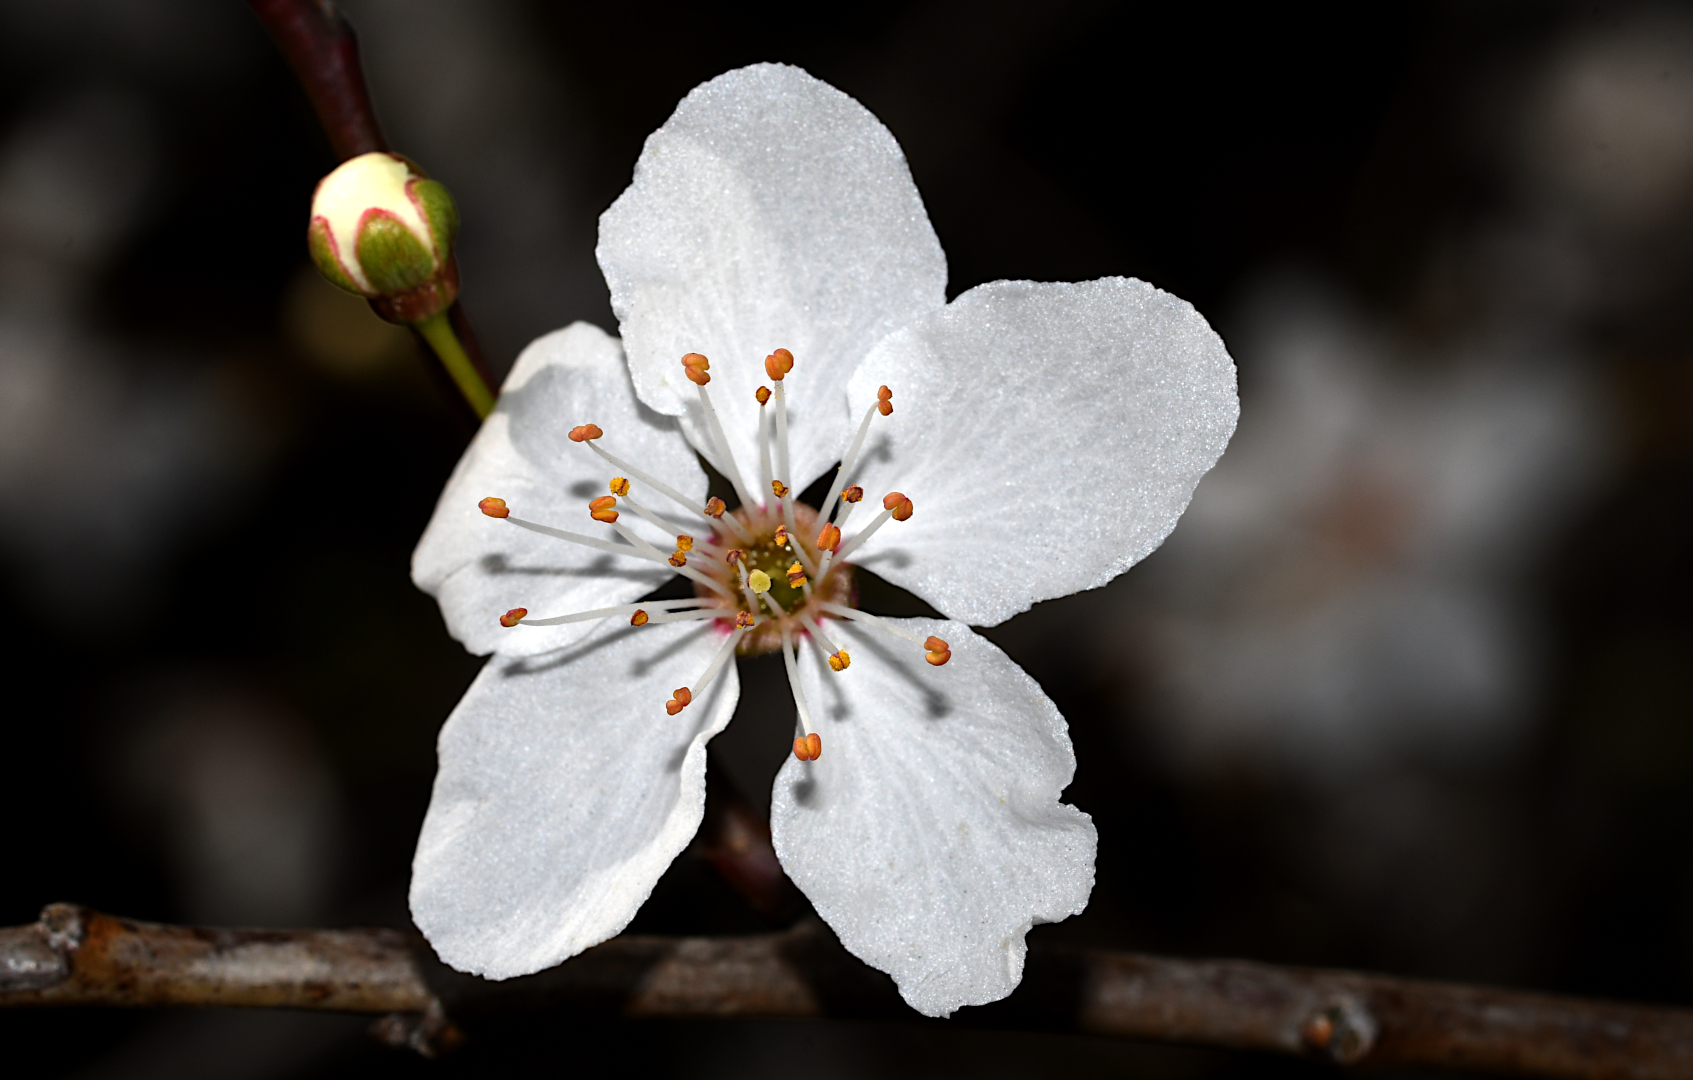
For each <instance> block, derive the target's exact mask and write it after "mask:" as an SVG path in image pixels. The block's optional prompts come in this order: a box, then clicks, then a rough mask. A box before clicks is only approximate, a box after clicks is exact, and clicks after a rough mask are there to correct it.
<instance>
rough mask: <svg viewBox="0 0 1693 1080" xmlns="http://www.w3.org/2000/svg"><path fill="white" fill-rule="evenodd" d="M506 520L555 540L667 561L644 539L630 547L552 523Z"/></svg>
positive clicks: (597, 549)
mask: <svg viewBox="0 0 1693 1080" xmlns="http://www.w3.org/2000/svg"><path fill="white" fill-rule="evenodd" d="M506 520H507V521H509V522H511V523H512V524H513V525H516V526H517V527H518V528H520V529H528V530H529V531H530V532H536V533H540V534H541V535H542V536H550V537H552V538H553V539H555V540H568V541H569V542H570V543H572V544H581V545H582V546H583V547H591V548H593V549H595V550H596V551H609V552H611V553H612V554H613V555H628V556H629V557H630V558H634V559H647V560H649V561H652V562H664V561H665V559H664V556H663V555H662V554H660V553H659V552H658V550H657V549H655V548H654V547H653V546H652V545H651V544H647V543H645V542H644V541H643V542H642V544H641V545H639V546H636V547H630V546H629V545H628V544H618V543H613V542H612V541H610V540H601V539H599V538H598V537H593V536H583V535H582V534H581V533H573V532H566V531H564V530H563V529H555V528H553V527H552V526H551V525H540V524H537V523H536V522H533V521H524V520H523V519H522V518H515V517H508V518H506Z"/></svg>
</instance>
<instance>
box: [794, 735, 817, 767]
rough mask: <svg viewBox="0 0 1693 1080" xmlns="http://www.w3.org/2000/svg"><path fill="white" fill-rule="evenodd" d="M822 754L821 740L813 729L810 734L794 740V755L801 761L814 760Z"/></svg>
mask: <svg viewBox="0 0 1693 1080" xmlns="http://www.w3.org/2000/svg"><path fill="white" fill-rule="evenodd" d="M822 756H823V740H822V739H819V738H818V737H817V733H816V732H815V731H814V732H812V733H811V734H810V735H806V736H804V737H803V738H799V739H795V740H794V757H797V758H799V759H800V760H801V761H816V760H817V759H818V758H820V757H822Z"/></svg>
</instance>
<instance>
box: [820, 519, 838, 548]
mask: <svg viewBox="0 0 1693 1080" xmlns="http://www.w3.org/2000/svg"><path fill="white" fill-rule="evenodd" d="M840 546H841V530H839V529H837V528H835V523H834V522H832V521H831V522H830V523H829V524H827V525H825V526H823V531H822V532H820V533H818V534H817V550H818V551H836V550H839V548H840Z"/></svg>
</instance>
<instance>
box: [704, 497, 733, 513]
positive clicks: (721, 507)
mask: <svg viewBox="0 0 1693 1080" xmlns="http://www.w3.org/2000/svg"><path fill="white" fill-rule="evenodd" d="M727 509H729V506H728V504H727V503H725V502H724V501H723V500H722V499H719V498H718V497H717V496H715V495H713V496H712V497H711V498H709V499H707V500H706V501H705V516H706V517H709V518H720V517H722V516H723V511H725V510H727Z"/></svg>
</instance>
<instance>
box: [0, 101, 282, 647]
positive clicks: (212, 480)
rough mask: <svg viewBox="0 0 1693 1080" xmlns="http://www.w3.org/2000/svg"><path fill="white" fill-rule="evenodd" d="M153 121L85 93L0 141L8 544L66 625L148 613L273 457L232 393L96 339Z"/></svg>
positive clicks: (144, 201)
mask: <svg viewBox="0 0 1693 1080" xmlns="http://www.w3.org/2000/svg"><path fill="white" fill-rule="evenodd" d="M151 121H152V118H151V117H150V116H149V114H148V110H147V106H146V103H145V101H144V99H142V98H141V97H139V96H137V95H135V94H132V93H129V92H126V91H125V90H124V89H123V88H121V87H114V86H100V87H88V88H78V89H73V90H70V91H67V92H64V93H62V94H57V95H50V96H48V97H47V99H46V100H44V101H43V102H42V103H41V104H40V106H39V107H37V108H36V109H34V110H32V112H30V113H29V114H27V115H26V116H25V117H24V118H23V119H22V120H21V121H20V122H19V123H18V124H17V126H16V127H14V128H13V130H12V132H11V133H10V135H9V136H8V137H7V138H6V140H5V142H4V143H3V144H0V545H3V546H4V547H5V549H6V550H7V551H8V553H9V556H10V557H9V559H8V562H9V563H10V564H11V565H10V570H11V573H12V574H13V575H14V577H15V579H16V580H17V582H18V585H19V586H20V588H21V591H23V592H25V593H26V594H33V595H34V596H36V597H37V598H38V600H39V601H40V602H41V607H42V608H43V610H45V611H48V612H51V613H54V614H56V615H58V616H61V617H66V618H70V619H75V618H78V617H85V616H86V613H87V612H89V611H90V610H91V609H98V610H99V611H100V613H101V618H103V619H111V618H114V617H118V616H122V615H125V614H127V613H128V612H129V609H131V608H132V607H133V606H134V605H136V604H137V603H142V602H145V601H146V600H149V599H152V597H151V596H149V593H150V591H151V587H152V585H153V584H154V578H153V564H154V563H155V562H156V561H157V560H158V559H159V558H161V557H163V556H164V555H166V554H167V553H169V552H170V549H171V548H172V547H173V546H174V545H176V544H178V543H180V542H182V541H183V540H184V539H185V538H187V537H191V536H193V534H195V533H196V532H197V531H201V530H205V529H207V528H208V527H210V526H213V525H215V524H216V522H217V521H218V520H219V519H220V518H222V517H224V516H225V515H227V513H228V509H229V507H228V500H229V499H230V498H231V496H232V495H233V494H234V492H235V489H236V487H237V484H238V481H239V479H240V478H241V477H242V476H243V474H244V473H246V472H248V471H249V470H251V469H252V468H253V467H254V466H255V465H256V464H258V461H259V459H260V457H261V455H262V453H263V449H264V445H265V441H264V439H263V437H262V427H261V426H258V425H255V423H254V421H253V418H252V416H251V413H252V409H251V408H250V407H249V406H248V402H246V401H245V400H244V399H243V394H242V391H241V388H240V387H239V385H238V384H235V383H233V382H231V381H229V380H227V379H223V378H220V375H219V373H218V372H217V371H215V370H207V369H204V368H203V367H202V366H201V365H197V364H194V363H191V362H190V363H185V362H183V361H184V357H182V356H180V355H173V354H172V348H171V347H170V346H163V347H160V348H156V349H154V348H149V347H147V346H142V345H138V344H136V343H134V342H130V341H124V340H122V339H120V338H116V337H113V336H110V335H107V334H105V333H103V332H102V331H101V329H100V326H101V324H102V322H103V321H104V320H103V319H102V312H101V311H100V310H98V308H97V307H96V305H95V302H94V301H95V293H96V286H97V284H98V282H99V278H100V275H101V274H102V273H103V272H104V271H106V270H107V269H108V268H109V265H110V262H111V260H112V259H113V258H114V257H115V255H116V254H117V253H118V251H119V248H120V246H121V245H122V243H123V242H124V241H125V240H126V239H128V238H129V237H130V236H131V234H132V233H133V232H134V230H135V229H136V227H137V226H138V225H139V224H140V223H141V221H142V220H144V218H145V215H146V212H147V207H148V202H149V196H150V195H152V193H153V192H152V190H151V188H152V186H153V183H154V181H155V178H156V168H155V166H156V160H157V155H158V147H157V145H156V142H155V139H154V137H153V131H152V123H151Z"/></svg>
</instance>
